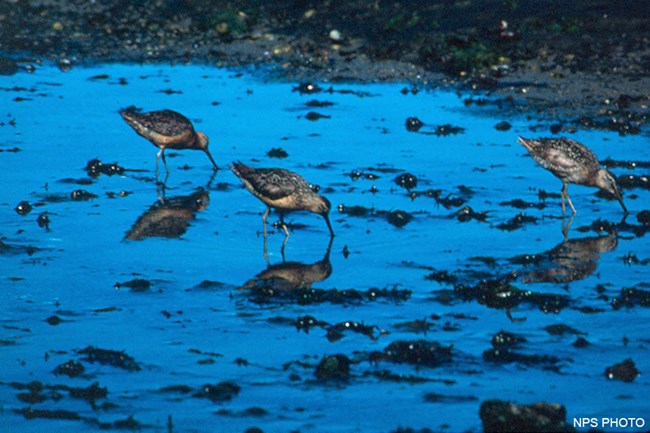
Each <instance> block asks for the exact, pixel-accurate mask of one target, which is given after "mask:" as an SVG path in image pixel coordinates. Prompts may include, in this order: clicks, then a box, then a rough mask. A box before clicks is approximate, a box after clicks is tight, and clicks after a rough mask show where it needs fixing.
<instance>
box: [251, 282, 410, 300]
mask: <svg viewBox="0 0 650 433" xmlns="http://www.w3.org/2000/svg"><path fill="white" fill-rule="evenodd" d="M247 293H248V295H249V297H250V300H251V302H254V303H257V304H269V303H273V302H279V303H296V304H298V305H310V304H321V303H324V302H330V303H332V304H350V303H362V302H372V301H376V300H380V299H384V300H386V301H389V302H403V301H406V300H408V299H409V298H410V297H411V291H410V290H401V289H396V288H393V289H368V290H366V291H359V290H356V289H347V290H338V289H329V290H324V289H312V288H297V289H293V290H278V289H276V288H275V287H274V286H273V285H272V284H259V285H255V286H253V287H251V288H250V290H249V291H248V292H247Z"/></svg>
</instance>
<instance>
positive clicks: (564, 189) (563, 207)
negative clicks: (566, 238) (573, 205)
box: [560, 183, 567, 215]
mask: <svg viewBox="0 0 650 433" xmlns="http://www.w3.org/2000/svg"><path fill="white" fill-rule="evenodd" d="M566 187H567V185H566V183H563V184H562V192H560V199H561V200H562V215H565V214H566V207H565V206H564V195H565V194H566Z"/></svg>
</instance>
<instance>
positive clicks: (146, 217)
mask: <svg viewBox="0 0 650 433" xmlns="http://www.w3.org/2000/svg"><path fill="white" fill-rule="evenodd" d="M209 204H210V195H209V193H208V191H207V190H205V189H203V188H199V189H198V190H197V191H196V192H195V193H193V194H190V195H184V196H177V197H172V198H165V197H164V195H161V196H159V198H158V200H157V201H156V202H155V203H154V204H153V205H151V207H150V208H149V209H148V210H147V211H146V212H145V213H143V214H142V215H141V216H140V218H138V220H137V221H136V222H135V224H133V227H131V229H130V230H129V231H128V232H127V233H126V235H125V236H124V238H125V239H131V240H142V239H146V238H150V237H162V238H178V237H180V236H182V235H183V234H184V233H185V232H186V231H187V227H188V226H189V224H190V221H191V220H193V219H194V218H195V214H196V213H197V212H201V211H202V210H204V209H205V208H207V207H208V205H209Z"/></svg>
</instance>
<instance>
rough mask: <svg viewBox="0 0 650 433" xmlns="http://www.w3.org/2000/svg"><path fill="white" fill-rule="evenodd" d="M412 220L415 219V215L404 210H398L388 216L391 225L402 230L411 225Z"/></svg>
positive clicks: (387, 219)
mask: <svg viewBox="0 0 650 433" xmlns="http://www.w3.org/2000/svg"><path fill="white" fill-rule="evenodd" d="M412 219H413V215H411V214H410V213H408V212H405V211H403V210H396V211H393V212H389V213H388V215H386V221H388V222H389V223H390V224H392V225H394V226H395V227H400V228H401V227H404V226H405V225H406V224H408V223H410V222H411V220H412Z"/></svg>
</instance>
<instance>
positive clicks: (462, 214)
mask: <svg viewBox="0 0 650 433" xmlns="http://www.w3.org/2000/svg"><path fill="white" fill-rule="evenodd" d="M454 216H455V217H456V219H457V220H458V221H460V222H461V223H464V222H467V221H471V220H476V221H480V222H484V221H485V220H486V219H487V211H484V212H476V211H474V209H472V208H471V207H469V206H465V207H463V208H462V209H459V210H458V211H456V213H455V214H454Z"/></svg>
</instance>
